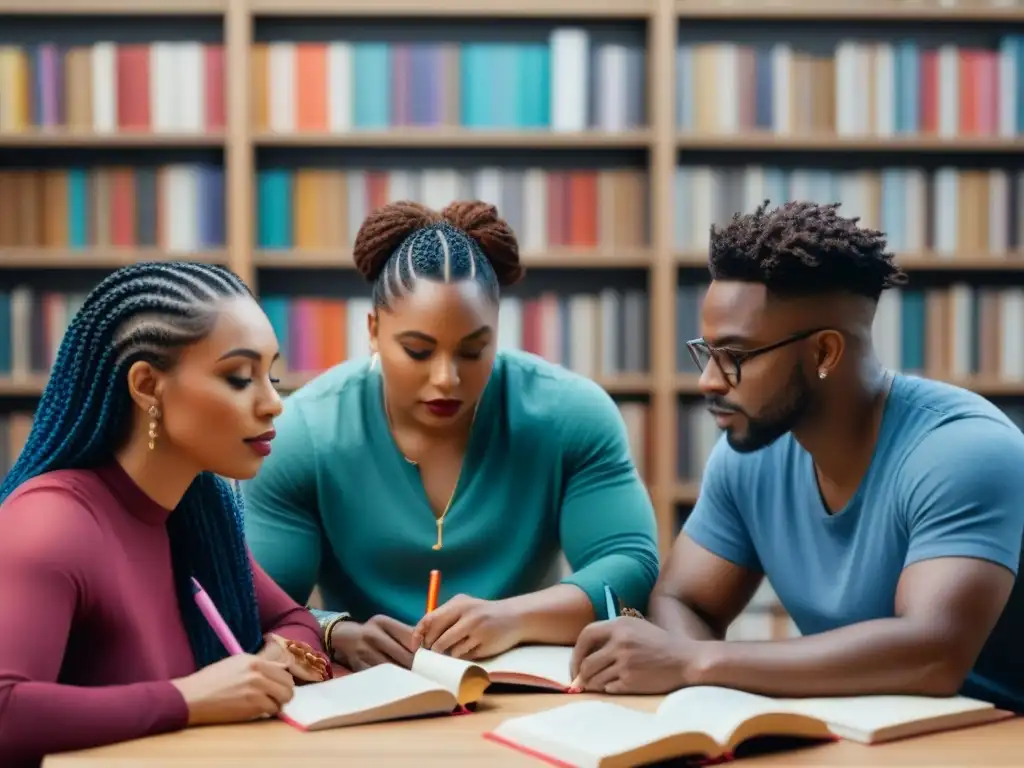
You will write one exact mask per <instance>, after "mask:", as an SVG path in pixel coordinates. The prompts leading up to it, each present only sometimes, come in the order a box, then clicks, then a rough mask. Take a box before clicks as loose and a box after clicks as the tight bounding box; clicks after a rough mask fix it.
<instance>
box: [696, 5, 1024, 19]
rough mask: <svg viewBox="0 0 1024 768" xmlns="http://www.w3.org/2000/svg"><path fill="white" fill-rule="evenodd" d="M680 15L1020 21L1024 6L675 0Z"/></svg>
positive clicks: (701, 16) (1023, 13) (1022, 17)
mask: <svg viewBox="0 0 1024 768" xmlns="http://www.w3.org/2000/svg"><path fill="white" fill-rule="evenodd" d="M676 13H677V15H678V16H679V17H680V18H682V19H720V20H723V21H744V20H748V19H749V20H752V21H758V20H765V19H781V20H786V21H790V20H807V21H815V20H821V21H900V20H906V21H922V22H924V21H961V22H968V21H990V22H1006V21H1018V22H1019V21H1024V8H1019V7H1018V8H1012V7H1011V8H986V7H984V6H980V5H979V6H975V7H953V8H943V7H941V6H938V5H936V4H926V3H922V2H901V3H896V2H893V0H863V2H849V1H848V0H816V1H815V2H808V1H807V0H791V1H790V2H786V0H676Z"/></svg>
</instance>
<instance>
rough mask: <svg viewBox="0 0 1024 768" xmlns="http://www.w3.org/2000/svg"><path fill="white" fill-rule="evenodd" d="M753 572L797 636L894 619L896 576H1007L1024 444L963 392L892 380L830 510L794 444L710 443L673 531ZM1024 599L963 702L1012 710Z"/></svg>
mask: <svg viewBox="0 0 1024 768" xmlns="http://www.w3.org/2000/svg"><path fill="white" fill-rule="evenodd" d="M684 530H685V532H686V533H687V535H689V536H690V538H692V539H693V540H694V541H695V542H696V543H698V544H699V545H701V546H702V547H704V548H705V549H708V550H710V551H711V552H713V553H714V554H716V555H718V556H719V557H722V558H724V559H726V560H729V561H730V562H733V563H736V564H738V565H741V566H744V567H746V568H749V569H751V570H754V571H757V572H760V573H764V574H765V576H766V577H767V579H768V581H769V582H770V583H771V585H772V587H773V588H774V589H775V592H776V594H777V595H778V597H779V600H780V602H781V603H782V605H783V607H784V608H785V609H786V611H787V612H788V613H789V615H790V616H791V617H792V618H793V621H794V622H795V624H796V625H797V627H798V628H799V629H800V632H801V633H802V634H804V635H809V634H815V633H819V632H826V631H828V630H831V629H837V628H839V627H844V626H848V625H850V624H854V623H857V622H862V621H868V620H870V619H879V618H891V617H892V616H893V615H894V601H895V595H896V586H897V583H898V581H899V578H900V573H901V572H902V570H903V569H904V568H905V567H907V566H909V565H911V564H912V563H915V562H918V561H920V560H927V559H930V558H937V557H974V558H981V559H985V560H990V561H992V562H995V563H998V564H999V565H1002V566H1003V567H1005V568H1008V569H1010V570H1011V571H1013V573H1014V574H1017V572H1018V569H1019V567H1020V559H1021V542H1022V536H1024V434H1022V433H1021V431H1020V430H1019V429H1017V427H1015V426H1014V425H1013V423H1012V422H1011V421H1010V420H1009V419H1008V418H1007V417H1006V416H1005V415H1004V414H1003V413H1002V412H1001V411H1000V410H999V409H998V408H996V407H995V406H994V405H993V404H992V403H990V402H988V401H987V400H985V399H984V398H982V397H980V396H979V395H976V394H974V393H973V392H968V391H967V390H964V389H960V388H958V387H953V386H950V385H947V384H943V383H940V382H936V381H931V380H927V379H920V378H916V377H912V376H896V377H895V379H894V381H893V383H892V388H891V390H890V392H889V397H888V400H887V402H886V405H885V412H884V415H883V418H882V424H881V428H880V431H879V436H878V443H877V446H876V448H875V454H874V457H873V459H872V461H871V465H870V467H869V468H868V471H867V474H866V475H865V477H864V479H863V481H862V482H861V484H860V487H859V488H858V490H857V492H856V493H855V494H854V496H853V498H852V499H851V500H850V501H849V503H848V504H847V505H846V506H845V507H844V508H843V509H841V510H838V511H837V512H836V513H835V514H831V515H830V514H829V513H828V510H827V509H826V507H825V505H824V503H823V501H822V499H821V495H820V493H819V490H818V485H817V480H816V478H815V473H814V466H813V462H812V460H811V457H810V454H808V453H807V452H806V451H805V450H804V449H803V448H802V447H801V446H800V444H799V443H797V441H796V440H795V439H794V438H793V436H792V435H786V436H785V437H783V438H782V439H780V440H778V441H777V442H775V443H774V444H772V445H771V446H769V447H768V448H765V449H764V450H761V451H756V452H753V453H748V454H740V453H737V452H736V451H734V450H732V448H730V447H729V445H728V443H727V442H726V440H725V439H724V437H723V439H721V440H720V441H719V443H718V444H717V445H716V447H715V449H714V451H713V452H712V455H711V458H710V459H709V461H708V464H707V468H706V470H705V474H704V480H703V484H702V487H701V493H700V498H699V500H698V502H697V505H696V506H695V508H694V510H693V512H692V514H691V515H690V518H689V520H687V523H686V525H685V528H684ZM1021 648H1024V594H1022V589H1021V587H1020V584H1019V582H1018V585H1017V587H1015V589H1014V592H1013V595H1012V596H1011V598H1010V601H1009V603H1008V604H1007V606H1006V608H1005V610H1004V612H1003V616H1002V618H1001V620H1000V622H999V624H998V625H997V627H996V629H995V631H994V632H993V633H992V634H991V635H990V637H989V640H988V643H987V644H986V646H985V648H984V650H983V651H982V653H981V655H980V657H979V658H978V661H977V663H976V664H975V666H974V670H973V672H972V674H971V675H970V677H969V679H968V681H967V682H966V684H965V686H964V688H963V693H964V694H965V695H968V696H975V697H977V698H982V699H986V700H988V701H993V702H994V703H996V705H997V706H1001V707H1006V708H1010V709H1014V710H1016V711H1024V662H1022V661H1021Z"/></svg>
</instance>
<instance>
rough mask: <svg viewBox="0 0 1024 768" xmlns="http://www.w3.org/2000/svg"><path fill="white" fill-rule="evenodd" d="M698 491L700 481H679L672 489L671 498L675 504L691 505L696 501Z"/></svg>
mask: <svg viewBox="0 0 1024 768" xmlns="http://www.w3.org/2000/svg"><path fill="white" fill-rule="evenodd" d="M699 493H700V482H699V481H694V482H686V483H679V485H677V486H676V487H675V488H673V489H672V500H673V501H674V502H675V503H676V504H686V505H688V506H693V504H695V503H696V502H697V495H698V494H699Z"/></svg>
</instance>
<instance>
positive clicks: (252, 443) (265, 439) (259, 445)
mask: <svg viewBox="0 0 1024 768" xmlns="http://www.w3.org/2000/svg"><path fill="white" fill-rule="evenodd" d="M275 437H277V432H276V431H274V430H273V429H271V430H268V431H266V432H264V433H263V434H262V435H257V436H256V437H249V438H246V440H245V442H246V443H247V444H248V446H249V447H250V448H252V450H253V452H254V453H256V455H257V456H269V455H270V441H271V440H273V439H274V438H275Z"/></svg>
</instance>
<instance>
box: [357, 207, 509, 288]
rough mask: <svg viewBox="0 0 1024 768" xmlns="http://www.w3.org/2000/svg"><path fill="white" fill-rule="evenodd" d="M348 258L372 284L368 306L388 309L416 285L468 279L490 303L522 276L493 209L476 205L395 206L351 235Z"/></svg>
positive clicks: (505, 228) (503, 226)
mask: <svg viewBox="0 0 1024 768" xmlns="http://www.w3.org/2000/svg"><path fill="white" fill-rule="evenodd" d="M353 259H354V260H355V263H356V267H357V268H358V269H359V271H360V272H361V273H362V274H363V276H364V277H365V278H366V279H367V280H369V281H370V282H371V283H373V303H374V306H375V307H378V308H388V307H390V306H391V305H392V302H393V301H394V300H395V299H396V298H398V297H400V296H403V295H405V294H406V293H408V292H409V291H411V290H413V287H414V285H415V283H416V281H417V280H433V281H436V282H442V283H453V282H457V281H460V280H474V281H476V282H477V283H478V284H479V285H480V286H481V287H482V288H483V289H484V291H485V292H486V294H487V296H488V297H489V298H490V299H491V300H492V301H498V299H499V297H500V292H501V287H502V286H506V285H512V284H514V283H516V282H518V281H519V280H520V279H521V278H522V277H523V274H524V271H523V268H522V266H521V265H520V263H519V245H518V243H517V242H516V237H515V234H514V233H513V232H512V229H511V228H510V227H509V226H508V224H507V223H506V222H505V221H504V220H503V219H501V218H499V217H498V211H497V209H496V208H495V207H494V206H493V205H490V204H488V203H484V202H481V201H478V200H477V201H469V202H456V203H452V204H451V205H449V206H448V207H447V208H445V209H444V210H443V211H440V212H439V211H434V210H431V209H430V208H427V207H426V206H423V205H421V204H419V203H414V202H409V201H401V202H397V203H391V204H390V205H385V206H383V207H382V208H379V209H377V210H376V211H374V212H373V213H371V214H370V215H369V216H368V217H367V219H366V221H364V222H363V225H362V226H361V227H360V228H359V233H358V234H357V235H356V242H355V247H354V249H353Z"/></svg>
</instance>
